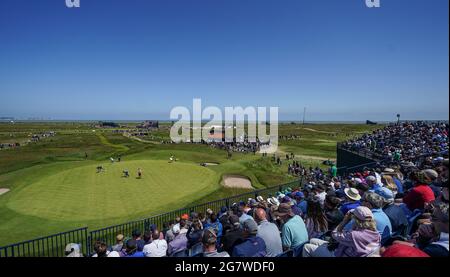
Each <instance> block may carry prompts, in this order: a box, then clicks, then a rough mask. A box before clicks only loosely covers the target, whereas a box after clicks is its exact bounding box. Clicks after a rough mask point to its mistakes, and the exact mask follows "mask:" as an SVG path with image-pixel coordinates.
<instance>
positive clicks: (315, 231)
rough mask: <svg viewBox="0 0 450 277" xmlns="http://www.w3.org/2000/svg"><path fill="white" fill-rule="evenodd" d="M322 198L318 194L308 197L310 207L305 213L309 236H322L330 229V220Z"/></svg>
mask: <svg viewBox="0 0 450 277" xmlns="http://www.w3.org/2000/svg"><path fill="white" fill-rule="evenodd" d="M320 203H321V202H320V199H319V198H318V197H317V196H313V197H310V198H309V199H308V208H307V210H306V215H305V224H306V230H308V237H309V238H310V239H312V238H320V237H321V236H322V235H323V234H324V233H325V232H327V231H328V221H327V217H326V216H325V213H324V211H323V209H322V205H321V204H320Z"/></svg>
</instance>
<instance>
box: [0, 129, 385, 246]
mask: <svg viewBox="0 0 450 277" xmlns="http://www.w3.org/2000/svg"><path fill="white" fill-rule="evenodd" d="M134 125H135V124H134V123H124V124H123V125H122V126H121V127H120V128H94V127H93V126H92V123H87V122H33V123H31V122H16V123H14V124H11V123H0V143H15V142H19V143H20V147H11V148H4V149H1V150H0V189H1V190H2V193H1V194H0V232H1V233H2V236H0V245H6V244H9V243H14V242H18V241H22V240H27V239H33V238H35V237H39V236H45V235H49V234H52V233H57V232H62V231H66V230H69V229H74V228H78V227H84V226H88V227H89V228H101V227H105V226H108V225H113V224H120V223H123V222H127V221H131V220H135V219H139V218H143V217H148V216H151V215H155V214H158V213H162V212H166V211H170V210H174V209H177V208H181V207H186V206H189V205H193V204H199V203H203V202H207V201H211V200H215V199H220V198H223V197H227V196H231V195H235V194H239V193H242V192H247V191H249V190H252V189H259V188H265V187H268V186H272V185H276V184H280V183H284V182H288V181H292V180H295V178H294V177H293V176H291V175H289V174H288V172H287V166H288V162H283V163H282V164H281V165H279V164H276V163H274V162H273V161H272V156H271V155H270V156H268V157H263V156H262V155H261V154H259V153H256V154H253V153H248V154H245V153H233V154H232V156H231V157H227V152H226V151H225V150H221V149H217V148H214V147H211V146H208V145H204V144H189V143H186V144H172V143H163V141H168V140H169V129H170V123H162V124H160V127H159V128H157V129H153V130H152V131H151V132H150V134H149V135H148V136H145V137H140V138H136V137H132V136H128V135H127V133H126V132H120V131H121V130H122V131H123V130H126V129H127V128H131V127H132V126H134ZM375 128H380V125H378V126H370V125H363V124H354V125H351V124H308V125H301V124H294V123H286V124H281V125H280V129H279V134H280V136H281V137H282V139H281V140H280V141H279V144H280V146H279V148H278V151H279V152H278V153H277V156H280V157H281V158H283V157H284V155H285V154H286V153H294V154H295V157H296V160H297V161H299V162H301V163H302V164H304V165H307V166H314V167H315V166H321V167H323V168H327V166H325V165H323V164H322V162H323V161H324V160H327V159H331V160H333V159H334V158H335V156H336V153H335V151H336V143H337V142H338V141H342V140H345V139H348V138H349V137H352V136H357V135H360V134H362V133H364V132H368V131H371V130H373V129H375ZM45 132H54V133H55V135H54V136H51V137H44V138H42V139H40V140H39V141H35V142H30V137H31V136H32V135H33V134H37V133H45ZM284 136H285V137H287V139H283V137H284ZM292 136H294V137H296V139H289V137H292ZM118 157H120V161H119V160H118ZM170 157H174V160H173V161H171V160H170ZM111 158H113V159H114V162H112V161H111ZM283 160H284V158H283ZM98 168H101V170H98ZM138 169H140V170H141V173H142V176H140V177H139V176H138ZM125 171H127V172H129V175H128V176H125V174H124V172H125ZM241 177H242V180H243V181H245V182H243V184H244V185H240V183H239V182H238V181H239V178H241ZM224 178H230V179H229V180H225V181H227V182H224ZM225 184H226V186H225ZM235 184H236V185H235ZM249 186H251V187H249Z"/></svg>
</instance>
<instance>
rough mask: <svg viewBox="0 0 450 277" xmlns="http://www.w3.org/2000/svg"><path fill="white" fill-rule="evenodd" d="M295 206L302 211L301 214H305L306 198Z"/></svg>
mask: <svg viewBox="0 0 450 277" xmlns="http://www.w3.org/2000/svg"><path fill="white" fill-rule="evenodd" d="M297 207H298V208H299V209H300V210H301V211H302V214H306V210H307V208H308V202H307V201H306V200H302V201H301V202H300V203H298V204H297Z"/></svg>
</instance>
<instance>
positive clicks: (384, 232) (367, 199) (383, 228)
mask: <svg viewBox="0 0 450 277" xmlns="http://www.w3.org/2000/svg"><path fill="white" fill-rule="evenodd" d="M361 205H362V206H365V207H367V208H369V209H370V210H371V211H372V214H373V217H374V219H375V222H376V228H377V230H378V232H379V233H380V236H381V240H382V242H385V241H386V240H388V239H389V238H390V237H391V233H392V225H391V221H390V220H389V217H388V216H387V215H386V214H385V213H384V211H383V210H382V207H383V205H384V199H383V198H382V197H381V196H380V195H378V194H376V193H375V192H373V191H368V192H366V193H365V194H364V195H363V198H362V201H361ZM352 226H353V222H349V223H348V224H347V225H346V226H345V230H350V229H351V228H352Z"/></svg>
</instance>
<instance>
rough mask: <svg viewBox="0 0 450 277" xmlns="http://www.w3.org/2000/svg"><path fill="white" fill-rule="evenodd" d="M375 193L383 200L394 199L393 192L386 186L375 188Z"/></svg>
mask: <svg viewBox="0 0 450 277" xmlns="http://www.w3.org/2000/svg"><path fill="white" fill-rule="evenodd" d="M375 193H376V194H378V195H380V196H381V197H383V198H384V199H385V200H391V199H394V193H393V192H392V190H390V189H388V188H387V187H380V188H378V189H376V190H375Z"/></svg>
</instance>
